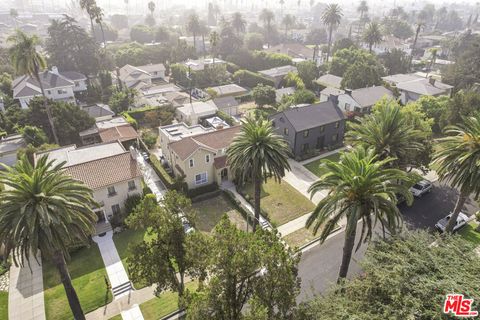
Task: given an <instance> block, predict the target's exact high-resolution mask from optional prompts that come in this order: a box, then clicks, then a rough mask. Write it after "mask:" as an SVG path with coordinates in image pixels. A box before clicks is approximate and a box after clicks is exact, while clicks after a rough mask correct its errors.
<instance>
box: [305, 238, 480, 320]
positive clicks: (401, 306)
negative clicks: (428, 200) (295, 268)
mask: <svg viewBox="0 0 480 320" xmlns="http://www.w3.org/2000/svg"><path fill="white" fill-rule="evenodd" d="M432 243H435V245H432ZM360 266H361V267H360V268H361V270H362V276H360V277H355V278H354V279H352V280H350V281H346V282H345V283H344V284H343V285H341V286H338V287H336V288H334V289H333V290H331V291H330V292H328V293H326V294H322V295H321V296H318V297H316V298H314V299H313V300H312V301H310V302H308V303H307V304H306V305H304V306H305V307H306V309H305V310H304V312H301V313H302V314H304V316H303V317H300V319H304V320H330V319H345V317H347V318H353V319H371V320H383V319H412V318H415V319H421V320H427V319H438V318H441V317H444V318H445V319H448V318H451V316H450V315H440V314H441V308H442V306H443V305H444V301H445V293H446V292H464V293H465V294H466V295H467V296H468V298H474V299H475V298H476V297H478V296H480V290H479V287H478V285H476V283H475V281H469V279H470V277H472V276H473V277H475V275H477V274H478V273H479V272H480V260H479V259H478V257H476V256H475V255H474V254H473V253H472V245H471V243H469V242H467V241H465V240H464V239H463V238H462V237H452V236H445V237H443V238H442V239H440V238H438V237H436V236H435V235H434V234H430V233H428V232H426V231H417V232H408V233H406V234H403V235H401V236H395V237H392V238H391V239H388V240H386V241H378V242H376V243H375V245H373V244H372V245H370V246H369V247H368V249H367V252H366V254H365V257H364V258H363V259H362V261H360Z"/></svg>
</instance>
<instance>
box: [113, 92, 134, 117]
mask: <svg viewBox="0 0 480 320" xmlns="http://www.w3.org/2000/svg"><path fill="white" fill-rule="evenodd" d="M135 96H136V91H135V89H126V90H124V91H115V92H113V94H112V97H111V98H110V101H109V103H108V104H109V106H110V108H112V111H113V112H115V113H117V114H119V113H121V112H123V111H127V110H128V109H129V108H130V107H131V106H132V105H133V104H134V103H135Z"/></svg>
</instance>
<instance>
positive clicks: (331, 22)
mask: <svg viewBox="0 0 480 320" xmlns="http://www.w3.org/2000/svg"><path fill="white" fill-rule="evenodd" d="M342 16H343V13H342V8H341V7H340V6H339V5H338V4H335V3H331V4H329V5H328V6H327V8H326V9H325V11H324V12H323V14H322V22H323V24H324V25H326V26H327V27H328V48H327V61H328V58H330V47H331V46H332V34H333V29H335V28H336V27H338V26H339V25H340V21H341V20H342Z"/></svg>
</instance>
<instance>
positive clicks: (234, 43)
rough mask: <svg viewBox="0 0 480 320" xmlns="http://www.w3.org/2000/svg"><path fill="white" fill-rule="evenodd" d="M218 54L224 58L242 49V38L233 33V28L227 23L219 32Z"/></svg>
mask: <svg viewBox="0 0 480 320" xmlns="http://www.w3.org/2000/svg"><path fill="white" fill-rule="evenodd" d="M219 36H220V42H219V50H218V51H219V52H220V54H221V55H222V57H226V56H228V55H231V54H232V53H234V52H236V51H237V50H238V49H240V48H241V47H242V44H243V42H242V38H240V36H238V35H237V33H235V30H234V29H233V27H232V26H231V25H230V24H229V23H227V24H225V25H224V26H223V27H222V29H221V30H220V35H219Z"/></svg>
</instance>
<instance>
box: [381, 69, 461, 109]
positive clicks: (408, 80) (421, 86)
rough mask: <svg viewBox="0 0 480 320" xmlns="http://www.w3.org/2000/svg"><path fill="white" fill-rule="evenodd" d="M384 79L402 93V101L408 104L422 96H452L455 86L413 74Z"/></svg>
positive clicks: (396, 75)
mask: <svg viewBox="0 0 480 320" xmlns="http://www.w3.org/2000/svg"><path fill="white" fill-rule="evenodd" d="M382 79H383V80H384V81H385V82H387V83H389V84H390V85H392V86H395V87H396V88H397V89H398V91H399V92H400V101H401V102H402V103H403V104H407V103H408V102H410V101H416V100H418V99H419V98H420V97H421V96H433V97H437V96H450V95H451V94H452V88H453V86H451V85H448V84H446V83H443V82H440V81H438V80H435V79H434V78H432V77H430V78H425V77H421V76H418V75H416V74H413V73H409V74H395V75H391V76H387V77H382Z"/></svg>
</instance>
